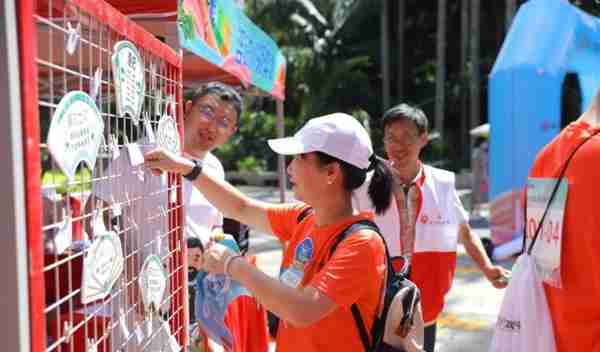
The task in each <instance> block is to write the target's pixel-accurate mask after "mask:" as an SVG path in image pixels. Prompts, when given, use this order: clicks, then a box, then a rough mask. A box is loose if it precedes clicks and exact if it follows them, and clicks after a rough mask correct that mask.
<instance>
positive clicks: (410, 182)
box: [353, 104, 508, 352]
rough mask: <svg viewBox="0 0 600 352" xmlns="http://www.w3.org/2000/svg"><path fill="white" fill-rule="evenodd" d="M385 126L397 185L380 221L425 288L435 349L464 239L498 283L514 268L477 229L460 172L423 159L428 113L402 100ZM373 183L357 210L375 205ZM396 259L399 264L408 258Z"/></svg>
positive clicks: (428, 338) (429, 344)
mask: <svg viewBox="0 0 600 352" xmlns="http://www.w3.org/2000/svg"><path fill="white" fill-rule="evenodd" d="M383 129H384V140H383V141H384V148H385V151H386V154H387V157H388V163H389V166H390V169H391V171H392V174H393V177H394V188H393V191H392V192H391V194H390V198H391V199H392V204H391V206H390V208H389V209H388V211H386V212H384V213H382V214H378V215H377V216H376V217H375V223H376V224H377V226H378V227H379V229H380V230H381V233H382V234H383V235H384V236H385V239H386V242H387V245H388V250H389V252H390V256H391V257H392V258H394V257H399V258H408V260H409V261H410V265H411V269H410V270H411V271H410V279H411V280H412V281H413V282H414V283H415V284H416V285H417V287H418V288H419V289H420V290H421V298H422V301H421V305H422V307H423V320H424V321H425V331H424V333H425V334H424V349H425V351H427V352H433V351H434V349H435V338H436V329H437V328H436V327H437V318H438V316H439V314H440V313H441V312H442V310H443V308H444V297H445V296H446V294H447V293H448V292H449V291H450V288H451V287H452V280H453V276H454V270H455V268H456V247H457V244H458V242H459V241H460V242H461V243H462V244H463V245H464V246H465V250H466V251H467V254H468V255H469V256H470V257H471V258H472V259H473V260H474V261H475V263H476V264H477V266H478V267H479V268H480V270H481V271H482V272H483V273H484V275H485V277H486V278H487V279H488V280H489V281H490V282H491V283H492V285H494V287H497V288H502V287H505V286H506V285H507V281H506V278H507V276H508V272H507V271H506V270H505V269H503V268H502V267H500V266H496V265H492V263H491V262H490V260H489V258H488V256H487V255H486V252H485V250H484V248H483V245H482V244H481V240H480V239H479V237H478V236H477V235H476V234H474V233H473V232H472V231H471V229H470V227H469V224H468V215H467V213H466V211H465V209H464V208H463V206H462V203H461V201H460V199H459V198H458V195H457V193H456V189H455V186H454V174H453V173H452V172H449V171H446V170H442V169H438V168H434V167H431V166H429V165H425V164H424V163H422V162H421V161H420V159H419V155H420V153H421V150H422V149H423V148H424V147H425V146H426V145H427V143H428V138H427V137H428V134H427V129H428V121H427V117H426V116H425V113H424V112H423V111H422V110H421V109H418V108H416V107H412V106H410V105H408V104H400V105H398V106H395V107H393V108H390V109H389V110H387V111H386V112H385V114H384V116H383ZM367 185H368V181H367V182H366V183H365V185H364V186H363V187H361V188H359V189H358V190H357V191H356V192H355V194H354V197H353V201H354V204H355V207H356V208H357V209H370V208H372V204H370V202H369V201H368V199H366V198H367V197H366V194H367V192H366V186H367ZM400 256H402V257H400ZM393 264H394V268H398V267H400V266H401V264H402V263H393Z"/></svg>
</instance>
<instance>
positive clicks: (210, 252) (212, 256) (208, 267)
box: [202, 242, 237, 274]
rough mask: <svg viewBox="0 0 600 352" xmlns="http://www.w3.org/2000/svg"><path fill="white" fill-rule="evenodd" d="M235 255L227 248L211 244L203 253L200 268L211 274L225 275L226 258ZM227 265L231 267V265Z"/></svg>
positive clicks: (218, 244) (214, 243)
mask: <svg viewBox="0 0 600 352" xmlns="http://www.w3.org/2000/svg"><path fill="white" fill-rule="evenodd" d="M236 255H237V253H235V252H234V251H232V250H231V249H229V247H226V246H224V245H222V244H220V243H216V242H213V243H212V244H211V245H210V246H209V247H208V249H207V250H206V251H205V252H204V262H203V264H202V267H203V269H204V270H205V271H207V272H209V273H211V274H227V273H225V262H226V261H227V258H229V257H232V256H236ZM234 260H235V259H234ZM229 265H230V266H231V263H230V264H229Z"/></svg>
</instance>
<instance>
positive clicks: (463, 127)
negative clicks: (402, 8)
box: [460, 0, 470, 160]
mask: <svg viewBox="0 0 600 352" xmlns="http://www.w3.org/2000/svg"><path fill="white" fill-rule="evenodd" d="M469 3H470V0H462V4H461V9H460V145H461V152H462V153H463V158H465V159H467V160H468V159H469V150H470V148H469V125H470V120H469V106H468V103H469V95H468V91H469V89H468V80H467V76H468V72H467V60H468V59H469Z"/></svg>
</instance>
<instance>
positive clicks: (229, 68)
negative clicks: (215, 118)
mask: <svg viewBox="0 0 600 352" xmlns="http://www.w3.org/2000/svg"><path fill="white" fill-rule="evenodd" d="M177 24H178V25H177V29H178V35H179V43H180V45H181V47H182V48H185V49H187V50H189V51H191V52H193V53H194V54H196V55H198V56H200V57H202V58H203V59H204V60H206V61H208V62H210V63H212V64H214V65H216V66H218V67H220V68H221V69H223V70H224V71H226V72H227V73H229V74H231V75H233V76H235V77H237V78H238V79H239V80H240V81H241V82H242V84H244V85H253V86H256V87H257V88H259V89H261V90H263V91H265V92H267V93H269V94H271V95H272V96H274V97H276V98H277V99H281V100H283V99H284V91H285V59H284V57H283V55H282V54H281V52H280V51H279V49H278V48H277V45H276V44H275V42H274V41H273V40H272V39H271V38H270V37H269V36H268V35H266V34H265V33H264V32H263V31H262V30H261V29H260V28H258V27H257V26H256V25H255V24H254V23H252V21H250V19H248V17H246V15H245V14H244V13H243V12H242V10H241V9H240V8H239V7H238V5H237V4H236V3H235V2H234V1H232V0H208V1H207V0H179V5H178V10H177Z"/></svg>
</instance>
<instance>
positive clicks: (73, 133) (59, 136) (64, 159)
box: [48, 91, 104, 181]
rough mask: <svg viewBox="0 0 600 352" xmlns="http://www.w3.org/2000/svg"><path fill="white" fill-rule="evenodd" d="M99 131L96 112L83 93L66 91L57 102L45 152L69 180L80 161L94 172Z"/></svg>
mask: <svg viewBox="0 0 600 352" xmlns="http://www.w3.org/2000/svg"><path fill="white" fill-rule="evenodd" d="M103 131H104V121H103V120H102V116H100V111H99V110H98V107H97V106H96V103H95V102H94V101H93V100H92V98H90V96H89V95H87V94H86V93H85V92H82V91H74V92H70V93H67V95H65V96H64V97H63V98H62V99H61V100H60V103H59V104H58V107H57V108H56V111H55V112H54V115H52V120H51V121H50V129H49V131H48V150H49V151H50V154H52V157H53V158H54V160H56V163H57V164H58V166H59V167H60V168H61V170H63V172H64V173H65V175H66V176H67V178H68V179H69V180H70V181H74V180H75V172H76V170H77V165H79V163H80V162H82V161H83V162H85V163H86V164H87V166H88V167H89V168H90V169H91V170H94V166H95V165H96V158H97V157H98V151H99V148H100V143H101V142H102V134H103Z"/></svg>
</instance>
